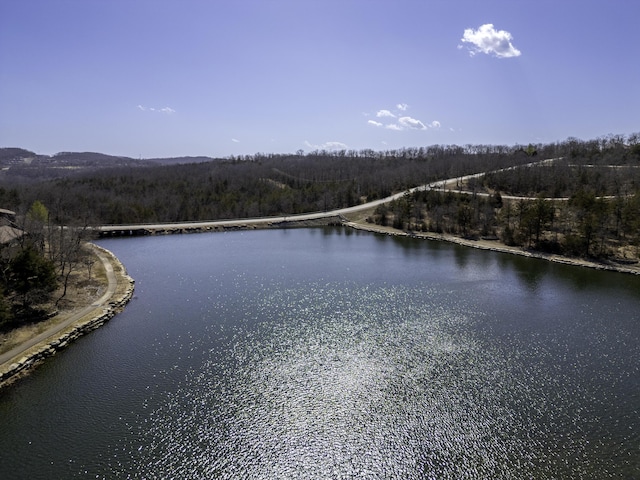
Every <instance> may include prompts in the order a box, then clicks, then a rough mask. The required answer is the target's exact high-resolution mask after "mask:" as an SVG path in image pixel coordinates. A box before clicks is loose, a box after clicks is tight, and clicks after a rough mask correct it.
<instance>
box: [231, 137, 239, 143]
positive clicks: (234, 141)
mask: <svg viewBox="0 0 640 480" xmlns="http://www.w3.org/2000/svg"><path fill="white" fill-rule="evenodd" d="M231 141H232V142H233V143H240V140H238V139H237V138H232V139H231Z"/></svg>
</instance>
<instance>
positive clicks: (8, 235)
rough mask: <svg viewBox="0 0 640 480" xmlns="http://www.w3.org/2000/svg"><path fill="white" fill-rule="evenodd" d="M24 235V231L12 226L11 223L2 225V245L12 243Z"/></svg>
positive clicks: (0, 227)
mask: <svg viewBox="0 0 640 480" xmlns="http://www.w3.org/2000/svg"><path fill="white" fill-rule="evenodd" d="M23 235H24V231H22V230H20V229H19V228H15V227H11V226H9V225H2V226H0V245H4V244H5V243H11V242H13V241H14V240H17V239H18V238H20V237H22V236H23Z"/></svg>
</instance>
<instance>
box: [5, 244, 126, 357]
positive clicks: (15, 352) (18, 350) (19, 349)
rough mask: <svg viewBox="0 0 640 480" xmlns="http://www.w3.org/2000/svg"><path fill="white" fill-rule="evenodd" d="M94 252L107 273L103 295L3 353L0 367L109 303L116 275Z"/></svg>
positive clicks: (100, 256) (109, 263)
mask: <svg viewBox="0 0 640 480" xmlns="http://www.w3.org/2000/svg"><path fill="white" fill-rule="evenodd" d="M94 251H95V252H96V254H97V255H98V257H99V258H100V260H101V261H102V264H103V265H104V268H105V270H106V272H107V279H108V282H109V283H108V286H107V289H106V291H105V292H104V294H103V295H102V296H101V297H100V298H98V299H97V300H96V301H95V302H93V303H92V304H91V305H89V306H87V307H84V308H81V309H80V310H78V311H76V312H74V313H73V314H72V315H71V316H70V317H69V318H68V319H67V320H65V321H64V322H62V323H60V324H57V325H54V326H52V327H51V328H49V329H47V330H45V331H44V332H42V333H41V334H40V335H37V336H35V337H33V338H31V339H29V340H27V341H26V342H24V343H22V344H21V345H18V346H16V347H15V348H13V349H12V350H9V351H8V352H6V353H3V354H2V355H0V365H2V364H4V363H7V362H10V361H11V360H13V359H14V358H15V357H17V356H19V355H21V354H22V353H24V352H25V351H27V350H28V349H30V348H31V347H33V346H35V345H37V344H38V343H40V342H43V341H45V340H46V339H48V338H50V337H52V336H54V335H56V334H57V333H59V332H61V331H62V330H64V329H65V328H67V327H68V326H69V325H71V324H73V323H74V322H77V321H78V320H80V319H81V318H82V317H84V316H85V315H87V314H88V313H91V312H92V311H94V310H98V309H102V307H103V306H104V305H105V304H106V303H107V302H109V300H110V299H111V296H112V295H113V294H114V293H115V291H116V287H117V285H118V279H117V278H116V274H115V272H114V271H113V267H112V265H111V262H110V261H109V258H107V256H106V255H105V254H104V253H103V252H102V251H101V250H99V249H95V250H94Z"/></svg>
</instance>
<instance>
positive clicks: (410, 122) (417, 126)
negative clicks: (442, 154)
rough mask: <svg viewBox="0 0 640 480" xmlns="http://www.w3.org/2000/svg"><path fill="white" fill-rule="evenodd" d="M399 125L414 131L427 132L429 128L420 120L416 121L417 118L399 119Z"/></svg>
mask: <svg viewBox="0 0 640 480" xmlns="http://www.w3.org/2000/svg"><path fill="white" fill-rule="evenodd" d="M398 123H399V124H400V125H401V126H403V127H406V128H411V129H414V130H426V129H427V126H426V125H425V124H424V123H422V122H421V121H420V120H416V119H415V118H411V117H400V118H399V119H398Z"/></svg>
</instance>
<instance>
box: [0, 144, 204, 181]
mask: <svg viewBox="0 0 640 480" xmlns="http://www.w3.org/2000/svg"><path fill="white" fill-rule="evenodd" d="M213 160H214V159H213V158H211V157H203V156H199V157H171V158H153V159H134V158H131V157H123V156H115V155H107V154H104V153H97V152H59V153H56V154H55V155H38V154H37V153H34V152H32V151H30V150H26V149H23V148H0V183H13V184H18V183H30V182H34V181H40V180H48V179H54V178H63V177H70V176H74V175H77V174H79V173H83V174H84V173H91V172H95V171H98V170H104V169H114V168H123V167H126V168H131V167H134V168H138V167H153V166H161V165H180V164H191V163H203V162H210V161H213Z"/></svg>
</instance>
